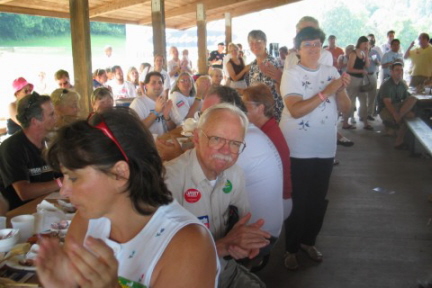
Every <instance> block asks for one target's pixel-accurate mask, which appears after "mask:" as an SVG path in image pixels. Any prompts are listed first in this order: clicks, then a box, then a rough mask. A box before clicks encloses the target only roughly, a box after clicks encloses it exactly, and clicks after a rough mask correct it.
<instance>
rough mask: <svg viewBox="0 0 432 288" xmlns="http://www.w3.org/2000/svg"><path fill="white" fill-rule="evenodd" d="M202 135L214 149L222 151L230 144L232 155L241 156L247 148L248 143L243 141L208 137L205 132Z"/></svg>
mask: <svg viewBox="0 0 432 288" xmlns="http://www.w3.org/2000/svg"><path fill="white" fill-rule="evenodd" d="M201 133H202V134H203V135H204V136H206V137H207V139H208V146H209V147H210V148H213V149H221V148H222V147H224V146H225V144H226V143H227V142H228V147H229V150H230V152H231V153H233V154H240V153H242V152H243V150H244V149H245V148H246V143H244V142H241V141H234V140H228V139H225V138H222V137H219V136H208V135H207V134H206V133H204V131H202V130H201Z"/></svg>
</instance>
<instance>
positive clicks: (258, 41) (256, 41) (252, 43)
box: [249, 40, 264, 46]
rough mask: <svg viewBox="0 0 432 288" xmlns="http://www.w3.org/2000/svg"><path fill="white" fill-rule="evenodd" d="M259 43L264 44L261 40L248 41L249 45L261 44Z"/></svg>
mask: <svg viewBox="0 0 432 288" xmlns="http://www.w3.org/2000/svg"><path fill="white" fill-rule="evenodd" d="M261 44H264V41H263V40H252V41H249V46H253V45H255V46H257V45H261Z"/></svg>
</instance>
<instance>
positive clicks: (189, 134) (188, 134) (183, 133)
mask: <svg viewBox="0 0 432 288" xmlns="http://www.w3.org/2000/svg"><path fill="white" fill-rule="evenodd" d="M180 134H181V135H183V136H186V137H192V136H193V133H192V132H184V131H182V132H180Z"/></svg>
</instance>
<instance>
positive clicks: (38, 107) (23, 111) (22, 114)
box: [17, 92, 51, 129]
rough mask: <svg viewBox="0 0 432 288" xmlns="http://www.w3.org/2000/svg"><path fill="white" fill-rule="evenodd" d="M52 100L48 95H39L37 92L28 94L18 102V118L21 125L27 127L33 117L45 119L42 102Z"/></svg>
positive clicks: (40, 119)
mask: <svg viewBox="0 0 432 288" xmlns="http://www.w3.org/2000/svg"><path fill="white" fill-rule="evenodd" d="M46 102H51V98H50V97H49V96H47V95H39V94H37V93H36V92H33V93H32V94H28V95H26V96H25V97H24V98H22V99H21V100H19V101H18V103H17V119H18V121H19V122H20V123H21V126H22V127H23V128H24V129H25V128H28V127H30V123H31V119H32V118H36V119H37V120H39V121H42V120H43V117H44V115H43V112H44V111H43V108H42V104H44V103H46Z"/></svg>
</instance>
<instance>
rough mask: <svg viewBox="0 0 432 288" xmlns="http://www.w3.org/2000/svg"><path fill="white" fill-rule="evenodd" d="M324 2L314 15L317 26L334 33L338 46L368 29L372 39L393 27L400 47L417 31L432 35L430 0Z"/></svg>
mask: <svg viewBox="0 0 432 288" xmlns="http://www.w3.org/2000/svg"><path fill="white" fill-rule="evenodd" d="M323 2H324V1H323ZM325 2H326V4H324V5H323V9H322V12H321V13H320V15H319V16H318V19H320V20H321V23H320V26H321V28H323V30H324V31H325V33H326V34H327V35H331V34H333V35H336V37H337V40H338V45H339V46H343V47H344V46H346V45H348V44H355V43H356V42H357V39H358V38H359V37H360V36H363V35H364V36H366V35H367V34H369V33H372V34H375V38H376V39H386V37H387V36H386V34H387V31H389V30H395V32H396V38H398V39H399V40H400V41H401V44H402V47H404V48H406V47H408V46H409V44H410V43H411V42H412V41H414V40H416V39H417V37H418V35H419V34H420V33H421V32H426V33H429V34H430V36H432V17H431V13H432V0H422V1H421V0H393V1H375V0H363V1H346V0H335V1H325ZM381 42H382V41H381ZM381 42H378V43H377V44H382V43H381Z"/></svg>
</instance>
